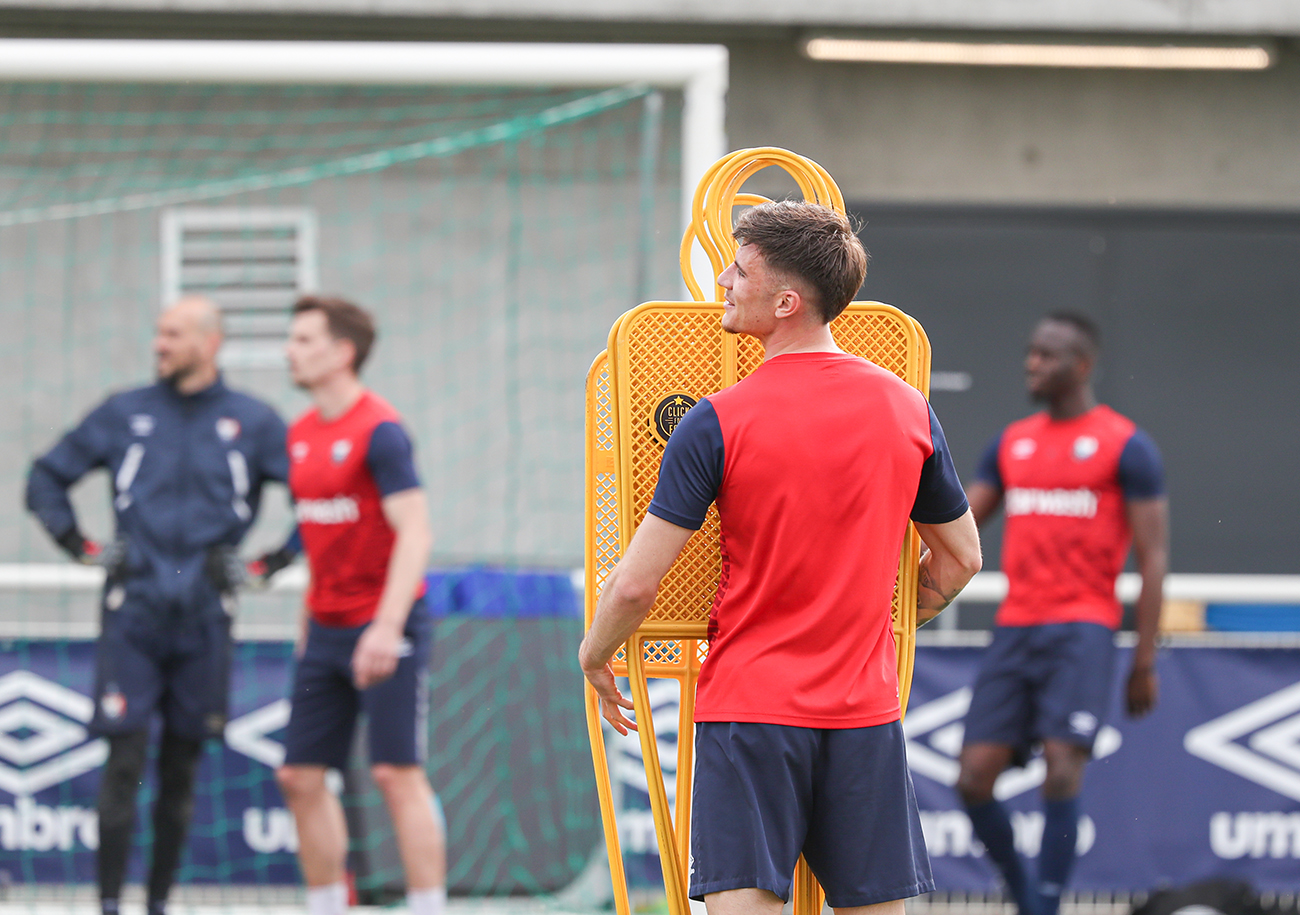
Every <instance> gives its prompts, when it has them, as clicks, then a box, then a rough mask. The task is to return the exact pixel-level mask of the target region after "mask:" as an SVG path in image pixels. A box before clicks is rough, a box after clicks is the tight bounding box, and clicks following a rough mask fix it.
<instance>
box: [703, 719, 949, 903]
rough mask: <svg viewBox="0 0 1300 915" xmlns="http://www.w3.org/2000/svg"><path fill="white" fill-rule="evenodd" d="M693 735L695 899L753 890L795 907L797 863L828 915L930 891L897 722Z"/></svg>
mask: <svg viewBox="0 0 1300 915" xmlns="http://www.w3.org/2000/svg"><path fill="white" fill-rule="evenodd" d="M695 727H696V732H695V790H694V794H693V797H692V804H693V809H692V814H691V876H690V895H691V898H692V899H702V898H703V897H704V896H706V895H708V894H709V893H719V892H723V891H725V890H735V889H744V888H747V887H754V888H758V889H763V890H768V891H770V892H772V893H775V894H776V895H777V896H779V897H781V898H782V899H783V900H786V901H788V900H789V898H790V890H791V884H792V878H793V875H794V869H795V865H796V864H797V863H798V860H799V855H800V853H802V854H803V855H804V856H805V857H806V858H807V859H808V864H809V866H810V867H811V868H812V871H813V873H814V874H815V875H816V876H817V880H818V881H819V882H820V883H821V885H822V887H823V889H825V890H826V899H827V902H829V903H830V905H831V906H832V907H836V908H838V907H844V906H859V905H874V904H876V903H879V902H888V901H890V900H893V899H904V898H907V897H909V896H916V895H919V894H921V893H928V892H931V891H932V890H933V889H934V880H933V879H932V877H931V875H930V858H929V856H928V854H927V853H926V850H925V839H924V837H923V836H922V835H921V821H920V817H919V815H918V813H917V808H916V794H915V792H914V791H913V788H912V777H911V774H910V773H909V772H908V769H907V754H906V751H905V749H904V743H903V728H902V725H901V724H900V723H899V722H897V721H894V722H890V723H889V724H882V725H877V726H876V727H869V728H845V729H835V728H801V727H790V726H787V725H780V724H753V723H727V722H701V723H699V724H697V725H696V726H695Z"/></svg>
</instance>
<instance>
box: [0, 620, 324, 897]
mask: <svg viewBox="0 0 1300 915" xmlns="http://www.w3.org/2000/svg"><path fill="white" fill-rule="evenodd" d="M4 647H5V650H4V652H3V653H2V654H0V871H7V872H8V875H9V879H10V880H12V881H14V882H19V883H83V882H92V881H93V880H94V877H95V871H94V850H95V849H96V848H98V847H99V829H98V819H97V817H96V814H95V800H96V794H97V792H98V789H99V775H100V773H99V769H100V767H101V766H102V765H103V763H104V760H105V759H107V757H108V746H107V744H106V743H105V742H104V741H103V740H99V739H95V738H93V737H91V736H90V734H89V733H87V731H86V724H87V723H88V722H89V721H90V718H91V715H92V712H93V711H94V706H93V699H92V698H91V697H92V695H93V688H94V656H95V643H94V642H88V641H9V642H6V643H5V646H4ZM291 653H292V645H290V644H288V643H280V642H246V643H243V644H240V645H238V646H237V647H236V654H235V663H234V675H233V682H232V690H231V707H230V723H229V724H228V725H227V727H226V739H225V742H224V743H216V742H213V743H211V744H209V746H208V748H207V751H206V752H205V754H204V757H203V760H202V764H201V767H200V770H199V782H198V788H197V790H196V796H195V811H194V821H193V826H192V827H191V829H190V839H189V848H188V853H187V855H186V857H185V859H184V861H185V866H184V868H183V871H182V879H186V880H191V881H201V882H218V883H272V884H292V883H297V882H298V868H297V865H296V863H295V861H294V858H293V852H294V851H295V850H296V848H297V835H296V833H295V831H294V827H293V821H292V819H291V818H290V817H289V813H288V811H287V810H285V809H284V804H283V802H282V801H281V799H280V792H279V789H278V788H277V787H276V785H275V779H274V776H273V769H274V766H276V765H278V764H279V762H280V761H281V760H282V758H283V748H282V747H281V744H280V739H281V737H282V733H281V732H282V729H283V728H284V725H285V723H286V722H287V721H288V720H289V703H288V700H287V699H285V696H286V695H287V693H288V685H289V660H290V656H291ZM155 744H156V741H155ZM153 784H154V783H153V780H152V776H151V775H150V776H147V777H146V781H145V785H144V787H142V788H141V791H140V795H141V797H140V801H141V805H142V807H141V809H142V810H147V809H148V808H145V807H143V805H144V804H149V805H152V800H153V787H152V786H153ZM136 832H137V836H136V845H137V847H141V846H143V845H144V844H145V843H146V841H147V839H148V833H149V817H148V815H147V813H146V814H145V815H142V816H140V817H139V818H138V820H137V830H136ZM140 859H141V856H140V855H139V854H137V855H136V856H135V860H134V861H133V867H132V879H139V877H140V875H141V874H142V861H141V860H140Z"/></svg>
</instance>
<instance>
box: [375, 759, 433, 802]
mask: <svg viewBox="0 0 1300 915" xmlns="http://www.w3.org/2000/svg"><path fill="white" fill-rule="evenodd" d="M370 777H371V778H372V779H374V782H375V787H376V788H378V789H379V790H380V791H381V792H383V793H384V794H385V795H399V794H405V793H407V792H410V791H411V790H412V789H413V788H415V789H418V788H419V786H420V784H421V782H422V780H423V778H424V771H423V770H422V769H421V768H420V767H419V766H399V765H394V764H393V763H375V764H374V765H373V766H371V767H370Z"/></svg>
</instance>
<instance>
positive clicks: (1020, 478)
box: [978, 405, 1165, 629]
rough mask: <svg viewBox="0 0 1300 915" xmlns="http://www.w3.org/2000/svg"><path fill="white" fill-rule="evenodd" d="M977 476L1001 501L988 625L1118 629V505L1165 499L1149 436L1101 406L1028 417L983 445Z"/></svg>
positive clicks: (1122, 525) (1121, 553)
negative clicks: (998, 566) (996, 591)
mask: <svg viewBox="0 0 1300 915" xmlns="http://www.w3.org/2000/svg"><path fill="white" fill-rule="evenodd" d="M978 477H979V479H981V480H983V481H984V482H985V483H987V484H989V485H990V486H993V487H995V488H996V489H998V490H999V491H1001V492H1002V494H1003V498H1004V500H1005V511H1006V527H1005V530H1004V533H1003V535H1002V571H1003V572H1005V573H1006V576H1007V584H1008V591H1007V598H1006V600H1005V601H1003V602H1002V606H1001V607H999V608H998V613H997V618H996V620H995V622H996V623H997V625H999V626H1036V625H1041V624H1044V623H1077V622H1084V623H1100V624H1101V625H1104V626H1109V627H1110V628H1112V629H1116V628H1118V627H1119V624H1120V619H1121V617H1122V615H1123V608H1122V607H1121V606H1120V603H1119V601H1118V600H1117V599H1116V597H1115V578H1116V577H1117V576H1118V575H1119V573H1120V570H1121V569H1122V568H1123V567H1124V560H1125V558H1126V557H1127V556H1128V549H1129V543H1130V542H1131V540H1132V532H1131V530H1130V528H1129V523H1128V514H1127V511H1126V503H1127V502H1128V501H1131V500H1142V499H1155V498H1159V497H1160V496H1162V495H1164V491H1165V488H1164V469H1163V467H1162V464H1161V461H1160V453H1159V451H1157V450H1156V446H1155V443H1154V442H1152V441H1151V438H1150V436H1148V435H1147V434H1146V433H1145V432H1143V431H1142V430H1141V429H1139V428H1138V427H1137V426H1136V425H1134V423H1133V422H1132V420H1129V419H1127V418H1125V417H1123V416H1121V415H1120V414H1118V413H1116V412H1115V411H1114V410H1112V409H1110V408H1109V407H1106V406H1100V405H1099V406H1096V407H1093V408H1092V409H1091V410H1089V411H1088V412H1087V413H1084V414H1082V415H1081V416H1076V417H1074V418H1073V419H1067V420H1053V419H1052V418H1051V417H1050V416H1049V415H1048V414H1047V413H1046V412H1043V413H1036V414H1034V415H1033V416H1029V417H1026V418H1025V419H1022V420H1020V421H1018V422H1014V423H1012V424H1011V425H1009V426H1007V428H1006V430H1005V431H1003V433H1002V435H1000V436H999V437H998V438H997V439H995V440H994V441H993V443H992V444H990V445H989V448H988V450H987V451H986V452H985V454H984V458H983V460H982V461H981V462H980V468H979V473H978Z"/></svg>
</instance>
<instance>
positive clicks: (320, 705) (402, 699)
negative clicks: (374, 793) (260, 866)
mask: <svg viewBox="0 0 1300 915" xmlns="http://www.w3.org/2000/svg"><path fill="white" fill-rule="evenodd" d="M365 629H366V627H365V626H348V627H335V626H322V625H320V624H319V623H316V622H312V623H310V626H309V628H308V631H307V645H306V647H305V648H304V649H303V653H302V657H301V658H299V659H298V665H297V668H296V669H295V671H294V676H293V694H292V698H291V702H292V708H291V710H290V712H289V724H288V726H287V728H286V729H285V735H284V761H285V763H286V764H287V765H302V766H325V767H327V768H332V769H345V768H346V767H347V764H348V756H349V755H350V753H351V750H352V733H353V731H354V730H355V729H356V723H357V715H358V714H359V713H362V712H364V713H365V715H366V734H367V737H368V739H369V751H370V762H371V764H372V765H373V764H374V763H391V764H393V765H399V766H402V765H422V764H423V763H424V760H425V755H426V748H427V745H428V733H427V732H428V718H429V652H430V649H431V648H432V645H433V621H432V620H431V619H430V618H429V613H428V611H427V610H426V609H425V604H424V600H423V599H421V600H419V601H416V603H415V606H414V607H412V608H411V613H410V615H409V616H408V617H407V618H406V631H405V636H406V637H405V638H404V639H403V640H402V645H403V654H402V657H401V659H400V660H399V661H398V662H397V670H396V671H394V673H393V675H392V676H391V677H389V678H388V679H387V680H385V681H384V682H382V683H379V684H376V685H375V686H372V687H370V688H369V689H366V690H359V689H357V688H356V686H355V685H354V684H353V682H352V652H353V651H355V650H356V647H357V639H359V638H361V633H362V632H364V631H365Z"/></svg>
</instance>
